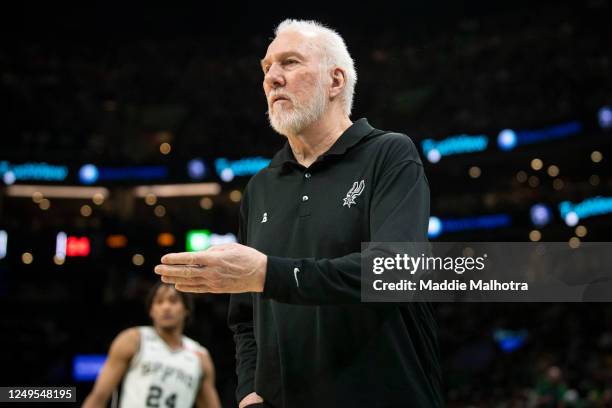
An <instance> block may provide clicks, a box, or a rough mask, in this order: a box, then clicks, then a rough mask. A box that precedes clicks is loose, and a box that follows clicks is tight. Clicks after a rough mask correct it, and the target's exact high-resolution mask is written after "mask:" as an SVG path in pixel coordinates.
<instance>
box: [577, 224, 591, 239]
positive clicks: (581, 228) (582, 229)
mask: <svg viewBox="0 0 612 408" xmlns="http://www.w3.org/2000/svg"><path fill="white" fill-rule="evenodd" d="M574 232H575V233H576V236H577V237H580V238H584V237H585V236H586V234H587V232H588V231H587V228H586V227H585V226H584V225H579V226H577V227H576V230H575V231H574Z"/></svg>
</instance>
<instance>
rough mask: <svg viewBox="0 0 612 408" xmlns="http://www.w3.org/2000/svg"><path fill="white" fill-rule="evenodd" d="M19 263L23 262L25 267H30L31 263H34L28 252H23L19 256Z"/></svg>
mask: <svg viewBox="0 0 612 408" xmlns="http://www.w3.org/2000/svg"><path fill="white" fill-rule="evenodd" d="M21 262H23V263H24V264H26V265H30V264H31V263H32V262H34V257H33V256H32V254H31V253H29V252H24V253H23V254H22V255H21Z"/></svg>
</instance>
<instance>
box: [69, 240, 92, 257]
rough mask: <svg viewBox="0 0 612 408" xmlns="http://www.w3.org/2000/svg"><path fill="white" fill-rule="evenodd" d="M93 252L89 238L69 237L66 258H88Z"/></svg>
mask: <svg viewBox="0 0 612 408" xmlns="http://www.w3.org/2000/svg"><path fill="white" fill-rule="evenodd" d="M90 250H91V245H90V243H89V238H87V237H68V240H67V242H66V256H82V257H84V256H88V255H89V252H90Z"/></svg>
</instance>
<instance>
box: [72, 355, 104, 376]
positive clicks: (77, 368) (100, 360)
mask: <svg viewBox="0 0 612 408" xmlns="http://www.w3.org/2000/svg"><path fill="white" fill-rule="evenodd" d="M105 361H106V355H103V354H77V355H76V356H74V359H73V360H72V378H73V379H74V381H95V380H96V378H97V377H98V374H99V373H100V370H101V369H102V366H103V365H104V362H105Z"/></svg>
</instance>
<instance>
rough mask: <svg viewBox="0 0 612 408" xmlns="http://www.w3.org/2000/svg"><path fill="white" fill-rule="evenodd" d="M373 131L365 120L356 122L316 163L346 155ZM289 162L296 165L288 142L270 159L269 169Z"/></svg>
mask: <svg viewBox="0 0 612 408" xmlns="http://www.w3.org/2000/svg"><path fill="white" fill-rule="evenodd" d="M373 130H374V128H373V127H372V126H371V125H370V124H369V123H368V120H367V119H366V118H361V119H359V120H356V121H355V122H353V124H352V125H351V126H350V127H349V128H348V129H346V130H345V131H344V133H342V134H341V135H340V137H339V138H338V140H336V142H335V143H334V144H333V145H332V146H331V147H330V148H329V150H327V151H326V152H325V153H323V154H322V155H321V156H319V158H318V159H317V161H320V160H322V159H323V158H325V157H328V156H333V155H342V154H344V153H346V151H347V150H348V149H350V148H351V147H353V146H355V145H356V144H357V143H359V142H360V141H361V139H363V138H364V137H366V136H367V135H369V134H370V133H371V132H372V131H373ZM289 162H292V163H297V161H296V160H295V156H294V155H293V151H292V150H291V146H290V145H289V142H285V146H283V148H282V149H281V150H280V151H279V152H278V153H276V154H275V155H274V157H273V158H272V161H271V162H270V167H279V166H282V165H283V164H285V163H289Z"/></svg>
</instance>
